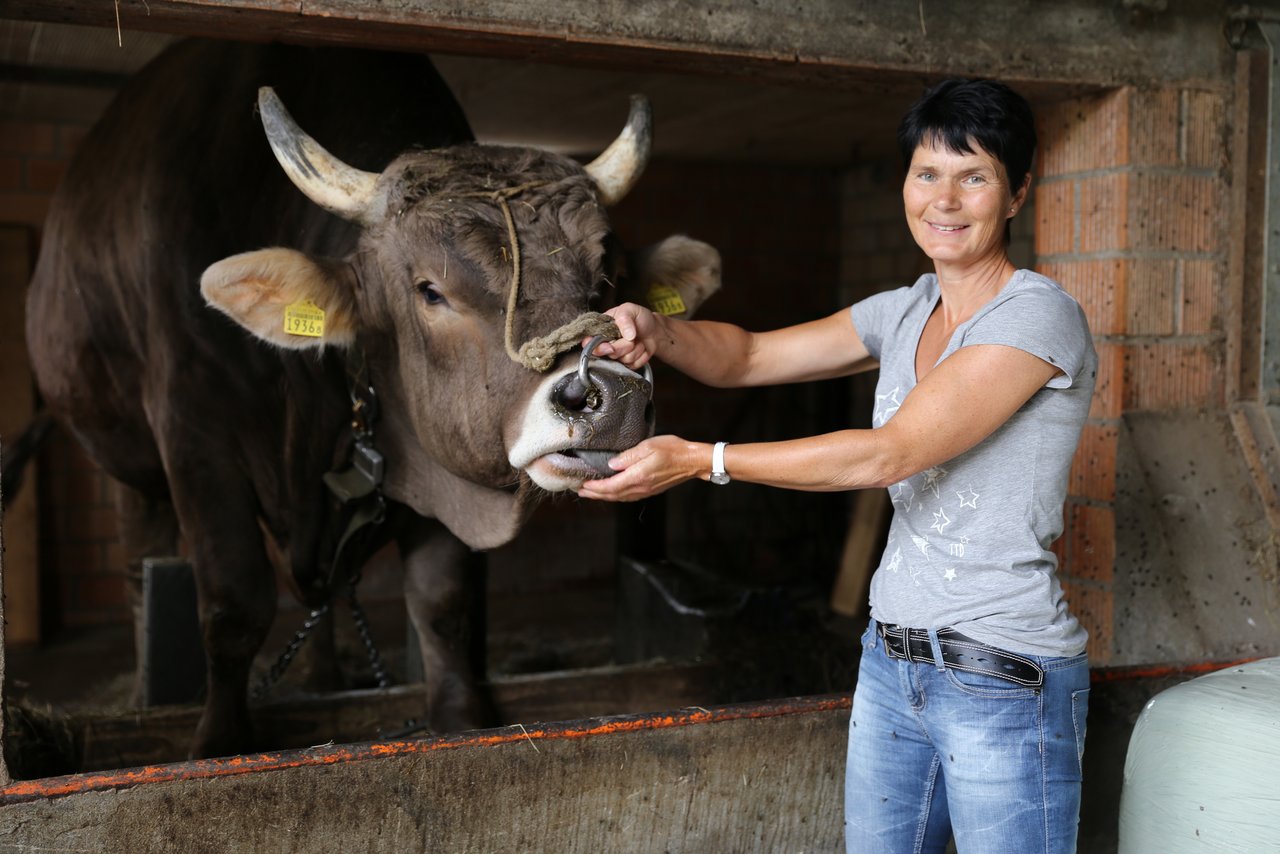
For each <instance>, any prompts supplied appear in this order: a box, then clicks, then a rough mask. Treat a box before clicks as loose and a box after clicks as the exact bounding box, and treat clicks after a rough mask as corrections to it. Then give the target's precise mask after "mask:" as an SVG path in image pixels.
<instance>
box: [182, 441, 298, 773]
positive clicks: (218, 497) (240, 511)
mask: <svg viewBox="0 0 1280 854" xmlns="http://www.w3.org/2000/svg"><path fill="white" fill-rule="evenodd" d="M204 438H205V440H206V441H204V442H203V443H198V442H194V441H189V442H186V443H185V444H184V443H183V442H182V440H181V439H179V440H178V441H176V442H174V443H171V446H170V448H169V449H168V451H169V452H168V453H166V462H167V463H168V469H169V482H170V484H171V485H172V490H173V501H174V506H175V507H176V508H177V511H178V518H179V520H180V522H181V524H182V532H183V536H184V538H185V540H186V542H187V547H188V549H189V551H190V553H191V563H192V566H193V568H194V569H195V576H196V591H197V594H198V596H199V600H200V626H201V629H202V631H203V634H204V648H205V655H206V658H207V659H208V665H209V668H208V676H207V682H206V687H207V692H206V696H205V705H204V711H203V714H202V715H201V717H200V723H199V725H198V726H197V727H196V733H195V739H194V742H193V744H192V748H191V756H192V757H205V756H229V755H232V754H236V753H243V752H245V751H247V750H249V749H251V748H252V747H253V745H252V743H251V742H252V727H251V725H250V721H249V700H248V684H249V667H250V665H251V664H252V663H253V658H254V656H255V655H256V654H257V652H258V650H259V649H260V648H261V647H262V642H263V640H265V639H266V636H267V631H268V630H269V629H270V628H271V621H272V619H273V617H274V616H275V608H276V584H275V575H274V573H273V572H272V569H271V563H270V561H269V560H268V558H267V551H266V546H265V543H264V542H263V537H262V530H261V528H260V527H259V525H258V520H257V506H258V504H257V498H256V496H255V495H254V492H253V488H252V486H251V485H250V484H249V482H248V481H246V480H245V479H244V478H243V477H241V476H240V475H239V474H238V473H237V472H236V470H235V468H234V467H233V466H229V465H227V464H226V462H225V461H226V460H229V459H233V457H232V456H231V453H230V451H229V449H225V448H220V447H218V446H213V447H211V446H210V444H209V443H208V441H207V437H204ZM188 448H189V449H192V450H193V451H196V450H198V451H199V457H198V458H197V457H193V456H190V455H189V454H188V452H187V451H186V449H188Z"/></svg>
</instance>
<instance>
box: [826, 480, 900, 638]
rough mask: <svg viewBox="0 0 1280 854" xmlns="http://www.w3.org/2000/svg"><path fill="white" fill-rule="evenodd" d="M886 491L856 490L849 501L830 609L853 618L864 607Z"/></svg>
mask: <svg viewBox="0 0 1280 854" xmlns="http://www.w3.org/2000/svg"><path fill="white" fill-rule="evenodd" d="M890 509H891V507H890V504H889V492H888V490H885V489H863V490H859V491H858V493H857V495H856V496H855V497H854V500H853V517H852V518H851V519H850V520H849V533H848V534H847V535H846V536H845V540H844V552H843V553H842V554H841V556H840V571H839V573H838V574H837V575H836V582H835V585H834V587H833V588H832V590H831V610H832V611H835V612H836V613H837V614H842V615H844V616H846V617H853V616H857V615H858V614H859V613H861V611H862V610H863V609H864V608H865V607H866V604H867V586H868V584H869V583H870V580H871V573H872V572H874V571H875V568H876V563H877V561H878V559H879V557H880V548H881V544H882V543H883V541H884V534H885V522H886V521H887V519H888V518H889V511H890Z"/></svg>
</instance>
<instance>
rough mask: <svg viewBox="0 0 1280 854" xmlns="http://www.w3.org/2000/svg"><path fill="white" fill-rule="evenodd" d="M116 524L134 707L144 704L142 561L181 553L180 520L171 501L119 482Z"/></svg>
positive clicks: (115, 495) (115, 494) (115, 486)
mask: <svg viewBox="0 0 1280 854" xmlns="http://www.w3.org/2000/svg"><path fill="white" fill-rule="evenodd" d="M112 494H113V498H114V500H115V506H116V521H117V525H118V527H119V531H120V543H121V546H122V547H123V549H124V554H125V562H126V565H125V572H126V577H127V579H128V588H129V606H130V608H131V609H132V610H133V649H134V665H135V666H134V676H133V704H134V705H135V706H138V705H141V704H142V659H143V644H144V643H145V637H144V632H143V619H142V561H143V559H145V558H148V557H167V556H170V555H175V554H177V552H178V517H177V516H176V515H174V512H173V503H172V502H170V501H169V499H168V498H149V497H147V496H145V495H143V494H142V493H141V492H139V491H137V490H136V489H133V488H131V487H128V486H125V485H124V484H123V483H120V482H119V481H112Z"/></svg>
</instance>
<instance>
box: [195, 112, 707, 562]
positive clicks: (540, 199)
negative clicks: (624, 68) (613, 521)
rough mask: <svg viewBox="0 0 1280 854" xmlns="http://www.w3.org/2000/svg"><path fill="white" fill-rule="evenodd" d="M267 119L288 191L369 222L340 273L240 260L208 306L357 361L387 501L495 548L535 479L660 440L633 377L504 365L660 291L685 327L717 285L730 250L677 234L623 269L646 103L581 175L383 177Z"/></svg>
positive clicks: (293, 261)
mask: <svg viewBox="0 0 1280 854" xmlns="http://www.w3.org/2000/svg"><path fill="white" fill-rule="evenodd" d="M259 107H260V109H261V111H262V116H263V124H264V126H265V127H266V129H267V135H268V138H269V140H270V141H271V145H272V148H273V150H274V151H275V153H276V157H277V159H278V160H279V161H280V163H281V165H282V166H283V167H284V169H285V171H286V172H287V173H288V174H289V177H290V178H291V179H292V180H293V182H294V183H295V184H296V185H297V186H298V187H299V188H300V189H301V190H302V191H303V192H304V193H306V194H307V196H309V197H310V198H311V199H312V200H313V201H315V202H316V203H317V204H319V205H321V206H323V207H324V208H326V209H328V210H329V211H331V212H333V213H335V214H338V215H339V216H342V217H343V218H345V219H348V220H350V221H353V222H356V223H359V224H360V226H361V227H362V233H361V237H360V240H359V243H358V247H357V249H356V251H355V252H354V253H352V254H351V255H350V256H348V257H346V258H341V259H333V258H324V257H316V256H311V255H306V254H303V253H301V252H297V251H295V250H291V249H283V248H273V249H263V250H260V251H256V252H248V253H245V254H242V255H236V256H233V257H230V258H227V259H225V260H223V261H220V262H218V263H216V264H214V265H212V266H211V267H209V269H208V270H206V271H205V274H204V276H203V277H202V280H201V287H202V291H203V293H204V296H205V298H206V299H207V300H208V301H209V303H210V304H211V305H213V306H214V307H216V308H218V309H220V310H221V311H223V312H225V313H226V314H228V315H229V316H231V317H232V318H233V319H234V320H236V321H237V322H238V323H239V324H241V325H242V326H244V327H245V328H246V329H248V330H249V331H250V332H252V333H253V334H254V335H256V336H257V337H259V338H261V339H263V340H265V341H268V342H271V343H273V344H276V345H278V346H280V347H286V348H293V349H302V348H319V347H324V346H339V347H344V348H356V347H358V348H360V350H361V351H362V352H363V354H364V356H365V357H366V359H367V361H368V364H369V367H370V372H371V375H372V377H373V382H374V384H375V388H376V389H377V392H378V394H379V395H380V396H381V398H382V400H383V404H384V406H383V411H384V415H383V425H382V426H381V427H380V429H379V433H378V445H379V448H380V449H381V450H382V451H383V453H384V454H385V455H386V456H387V480H386V483H385V486H384V488H385V490H386V491H387V493H388V494H389V495H391V496H392V497H393V498H396V499H398V500H401V501H404V502H406V503H408V504H410V505H411V506H413V507H414V508H415V509H416V510H418V511H419V512H420V513H423V514H425V515H432V516H436V517H438V518H440V519H441V520H442V521H444V522H445V523H446V524H448V525H449V526H450V528H451V529H453V531H454V533H455V534H457V535H458V536H460V537H461V538H462V539H463V540H464V541H466V542H468V543H469V544H471V545H472V546H474V547H488V546H493V545H498V544H500V543H502V542H505V541H506V540H507V539H509V538H510V537H511V536H513V535H514V533H515V530H516V528H517V526H518V524H519V521H520V517H522V515H523V509H524V508H525V507H526V506H527V505H528V502H527V501H526V500H525V499H526V498H528V497H529V496H530V494H531V492H534V491H536V490H534V489H533V484H536V485H537V486H538V487H541V488H542V489H544V490H548V491H559V490H566V489H573V488H576V487H577V486H578V485H579V484H581V483H582V482H583V481H584V480H587V479H589V478H591V477H594V476H598V475H599V474H600V473H601V469H602V467H603V460H604V459H606V458H607V457H608V455H609V454H608V452H612V451H617V450H620V449H623V448H627V447H630V446H631V445H634V444H635V443H636V442H638V441H640V440H641V439H643V438H644V437H645V436H647V435H649V434H650V433H651V432H652V428H653V415H652V406H651V404H650V400H649V399H650V394H651V388H650V386H649V384H648V382H647V381H645V380H644V379H643V378H641V377H640V376H639V375H636V374H634V373H632V372H631V371H629V370H627V369H626V368H624V367H622V366H621V365H619V364H616V363H613V362H610V361H608V360H598V361H593V362H591V364H590V366H589V369H588V379H589V381H590V386H591V387H590V388H588V389H586V390H585V391H584V389H582V387H581V385H580V383H575V382H574V380H575V377H577V376H578V374H579V355H580V351H579V350H578V348H577V347H576V346H575V344H576V341H575V342H574V344H569V345H568V346H569V348H570V349H568V351H567V352H563V353H561V354H560V355H559V356H558V357H555V358H553V359H552V361H553V365H552V367H551V368H550V369H549V370H545V371H539V370H536V369H533V368H531V367H529V366H528V365H527V364H526V363H522V362H519V361H517V360H516V359H514V358H512V357H510V356H509V355H508V354H509V353H510V352H511V351H512V350H513V349H515V350H518V349H519V348H520V347H521V345H522V344H523V343H524V342H528V341H531V340H534V339H540V338H543V337H545V336H548V335H549V334H551V333H554V332H556V331H566V330H567V329H570V328H571V327H572V322H573V321H575V320H576V319H578V318H580V317H581V316H583V315H584V314H588V313H590V312H593V311H598V310H600V309H602V308H605V307H607V306H608V305H610V304H613V303H616V302H619V301H622V300H625V299H633V300H636V301H643V300H644V298H645V294H646V292H648V290H649V289H650V288H651V287H653V286H666V287H667V288H670V289H672V290H673V291H674V292H675V293H678V295H679V297H678V300H675V301H676V302H682V303H683V306H684V309H685V312H686V313H692V311H693V310H694V309H695V308H696V307H697V306H698V305H699V304H700V303H701V302H702V300H704V299H705V298H706V297H707V296H709V295H710V294H711V293H714V291H715V290H716V289H717V288H718V287H719V283H720V263H719V255H718V253H717V252H716V251H715V249H713V248H712V247H710V246H708V245H707V244H704V243H701V242H698V241H694V240H690V239H689V238H686V237H682V236H677V237H672V238H668V239H667V240H665V241H663V242H662V243H659V244H657V245H656V246H653V247H650V248H648V249H646V250H644V251H642V252H639V253H634V254H633V255H632V256H631V264H630V265H629V266H630V269H627V267H628V265H627V264H626V263H625V259H624V258H623V257H622V254H621V252H620V251H618V249H617V247H616V242H615V240H614V239H613V236H612V232H611V230H610V226H609V221H608V217H607V215H606V213H605V206H606V205H609V204H612V203H613V202H616V201H618V200H619V199H620V198H621V197H622V196H623V195H624V194H625V193H626V192H627V190H628V189H630V187H631V186H632V185H633V183H634V181H635V180H636V178H638V177H639V174H640V171H641V170H642V169H643V168H644V165H645V161H646V159H647V157H648V148H649V138H650V122H649V109H648V105H647V103H646V102H644V100H643V99H634V100H633V103H632V111H631V117H630V119H629V120H628V123H627V126H626V128H625V129H624V131H623V133H622V135H621V136H620V137H619V138H618V139H617V140H616V141H615V142H614V143H613V144H612V145H611V146H610V147H609V148H608V149H607V150H606V151H605V152H604V153H603V154H601V155H600V157H598V158H597V159H596V160H595V161H593V162H592V163H590V164H588V165H587V166H585V167H584V166H582V165H580V164H578V163H577V162H575V161H573V160H571V159H568V158H565V157H561V156H558V155H554V154H550V153H548V152H545V151H540V150H536V149H529V148H516V147H503V146H489V145H474V144H468V145H460V146H453V147H449V148H442V149H434V150H420V151H411V152H408V153H405V154H402V155H401V156H399V157H398V158H396V160H394V161H393V162H392V163H391V164H390V165H389V166H388V167H387V168H386V169H385V170H384V171H383V172H382V173H380V174H378V173H368V172H363V171H360V170H357V169H353V168H351V167H350V166H348V165H346V164H344V163H342V162H341V161H339V160H337V159H336V158H334V157H333V156H332V155H330V154H329V153H328V152H326V151H325V150H324V149H323V148H321V147H320V146H319V145H318V144H317V143H316V142H315V141H314V140H313V139H311V138H310V137H309V136H307V135H306V134H305V133H303V132H302V131H301V130H300V129H299V128H298V127H297V126H296V125H295V124H294V123H293V120H292V119H291V118H290V117H289V115H288V113H287V112H286V111H285V110H284V108H283V106H282V105H281V104H280V103H279V101H278V99H276V97H275V95H274V93H272V92H271V91H270V90H269V89H264V90H263V91H262V92H261V93H260V97H259ZM513 231H514V233H515V235H516V246H514V247H513V245H512V241H511V234H512V232H513ZM513 249H518V251H519V259H520V263H519V265H518V268H517V266H516V265H515V263H514V262H515V253H514V251H513ZM517 269H518V277H519V278H518V291H517V299H516V301H515V309H514V311H513V312H508V308H507V307H508V298H509V297H510V294H511V291H512V287H513V282H514V281H515V277H514V274H515V271H516V270H517ZM615 285H620V287H618V286H615ZM319 312H323V323H320V322H319V320H318V318H319V317H320V314H319ZM309 318H310V319H311V320H310V321H309V320H308V319H309ZM298 332H303V333H310V334H303V335H300V334H297V333H298ZM578 334H579V335H581V333H578ZM553 356H554V353H553ZM593 452H595V453H593ZM605 471H607V469H605Z"/></svg>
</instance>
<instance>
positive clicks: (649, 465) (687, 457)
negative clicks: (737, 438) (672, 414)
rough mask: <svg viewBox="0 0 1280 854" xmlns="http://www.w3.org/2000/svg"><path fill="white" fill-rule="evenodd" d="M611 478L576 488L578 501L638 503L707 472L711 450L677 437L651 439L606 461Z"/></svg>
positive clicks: (700, 443) (707, 446) (703, 444)
mask: <svg viewBox="0 0 1280 854" xmlns="http://www.w3.org/2000/svg"><path fill="white" fill-rule="evenodd" d="M609 467H610V468H611V469H613V470H614V471H616V472H617V474H615V475H614V476H613V477H608V478H602V479H600V480H589V481H587V482H586V483H584V484H582V486H581V487H579V488H578V495H579V496H580V497H582V498H595V499H598V500H600V501H639V500H640V499H642V498H649V497H650V496H653V495H657V494H658V493H660V492H666V491H667V490H668V489H670V488H671V487H673V486H676V485H678V484H681V483H684V482H685V481H687V480H693V479H694V478H696V477H701V476H702V474H703V473H704V472H709V471H710V470H711V447H710V446H709V445H707V444H705V443H702V442H688V441H685V440H684V439H681V438H680V437H678V436H654V437H653V438H652V439H645V440H644V441H643V442H641V443H640V444H638V445H636V446H635V447H634V448H629V449H627V450H625V451H623V452H622V453H621V454H618V456H616V457H614V458H613V459H611V460H609Z"/></svg>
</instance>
